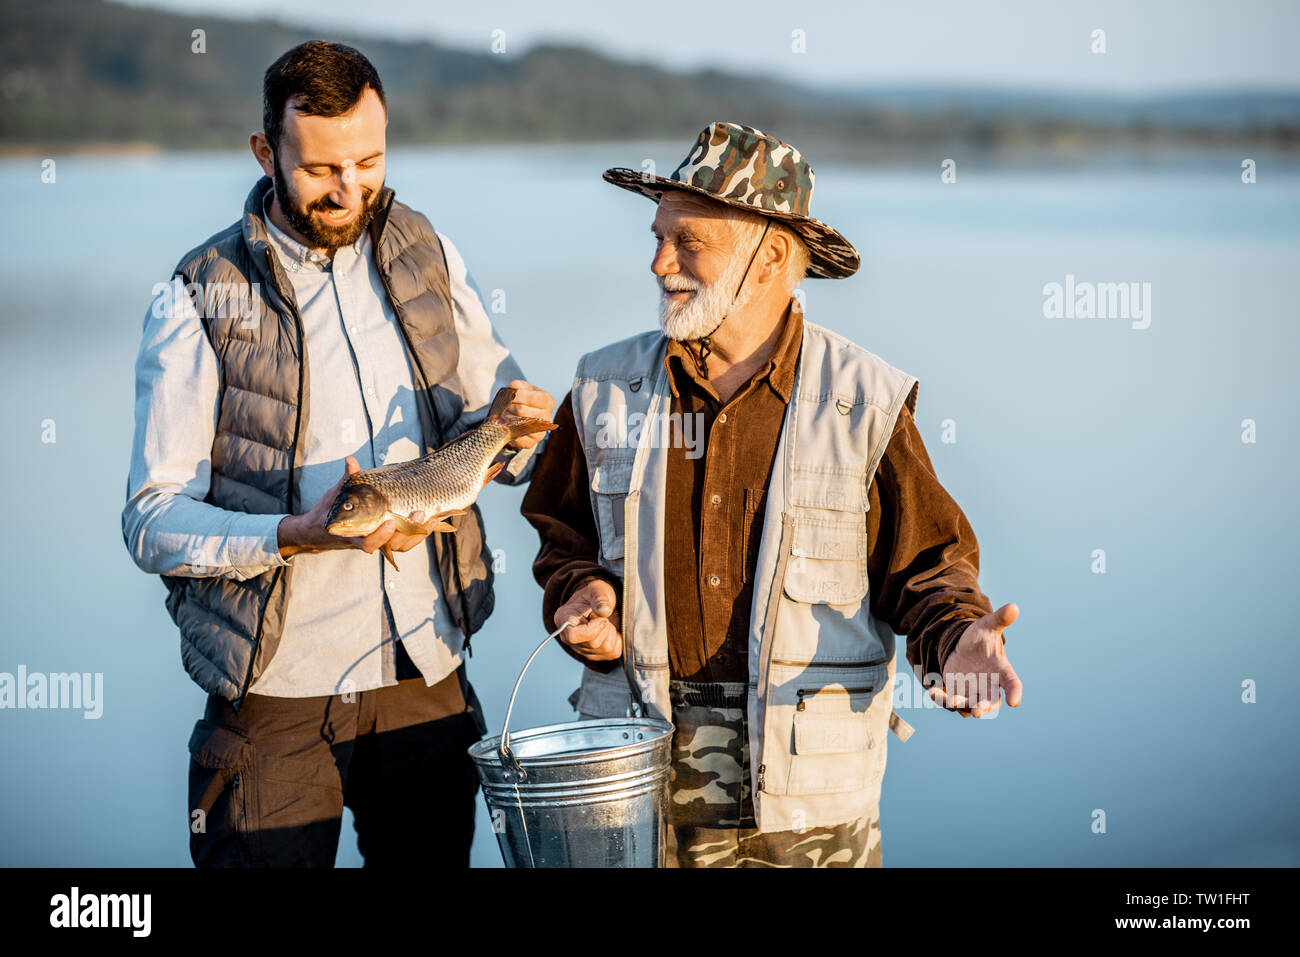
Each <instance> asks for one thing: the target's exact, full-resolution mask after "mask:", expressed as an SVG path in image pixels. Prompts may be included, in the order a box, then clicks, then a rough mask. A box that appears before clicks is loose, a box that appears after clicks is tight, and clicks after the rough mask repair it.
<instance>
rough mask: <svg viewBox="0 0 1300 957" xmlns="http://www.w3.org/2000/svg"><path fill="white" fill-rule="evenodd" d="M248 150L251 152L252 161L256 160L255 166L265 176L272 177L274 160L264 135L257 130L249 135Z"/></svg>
mask: <svg viewBox="0 0 1300 957" xmlns="http://www.w3.org/2000/svg"><path fill="white" fill-rule="evenodd" d="M248 148H249V149H251V150H252V151H253V159H255V160H257V165H258V166H260V167H262V172H263V173H265V174H266V175H267V176H274V175H275V159H274V157H273V156H272V154H271V144H270V142H268V141H267V139H266V134H265V133H263V132H262V131H261V130H258V131H257V132H256V133H253V134H252V135H250V136H249V137H248Z"/></svg>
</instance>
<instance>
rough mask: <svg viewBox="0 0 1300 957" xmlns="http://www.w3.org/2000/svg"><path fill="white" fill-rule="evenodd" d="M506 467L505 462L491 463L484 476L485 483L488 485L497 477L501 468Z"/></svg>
mask: <svg viewBox="0 0 1300 957" xmlns="http://www.w3.org/2000/svg"><path fill="white" fill-rule="evenodd" d="M505 467H506V463H505V462H494V463H493V464H491V465H489V466H488V470H487V474H486V475H484V476H483V484H484V485H487V483H488V482H490V481H492V480H493V479H494V478H496V477H497V475H499V474H500V472H501V470H502V469H503V468H505Z"/></svg>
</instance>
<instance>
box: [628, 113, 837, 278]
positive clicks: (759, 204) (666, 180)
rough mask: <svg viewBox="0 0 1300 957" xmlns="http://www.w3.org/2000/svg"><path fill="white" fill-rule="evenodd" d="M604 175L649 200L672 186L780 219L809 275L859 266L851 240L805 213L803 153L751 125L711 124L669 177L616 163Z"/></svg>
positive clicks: (807, 175)
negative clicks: (799, 242) (803, 253)
mask: <svg viewBox="0 0 1300 957" xmlns="http://www.w3.org/2000/svg"><path fill="white" fill-rule="evenodd" d="M604 175H605V180H606V181H607V182H610V183H613V184H614V185H615V186H620V187H622V188H623V189H629V190H633V191H634V192H637V193H640V194H642V195H643V196H648V197H650V198H651V199H653V200H654V201H655V202H658V201H659V199H660V198H661V197H662V196H663V194H664V191H665V190H669V189H676V190H682V191H684V192H689V193H698V194H699V195H701V196H707V197H708V198H710V199H713V200H717V201H718V202H720V203H726V204H727V205H728V206H735V207H736V208H738V209H743V210H746V211H748V212H751V213H756V214H758V215H760V216H767V217H768V218H770V219H774V220H776V221H777V222H780V223H784V224H785V225H787V226H789V227H790V228H791V229H793V230H794V231H795V232H797V233H798V234H799V236H800V237H801V238H802V239H803V241H804V243H805V244H806V245H807V246H808V252H809V254H810V255H811V258H812V262H811V264H810V265H809V267H808V275H810V276H817V277H820V278H822V279H844V278H845V277H847V276H852V275H853V274H854V273H855V272H857V271H858V266H859V265H861V262H862V260H861V259H860V258H859V256H858V251H857V250H856V249H854V248H853V244H852V243H850V242H849V241H848V240H847V239H845V238H844V237H843V236H842V235H840V234H839V233H838V232H836V231H835V230H834V229H832V228H831V227H829V226H827V225H826V224H825V223H823V222H822V221H821V220H818V219H813V218H812V217H811V216H809V215H808V206H809V204H810V203H811V202H812V193H813V171H812V167H811V166H809V165H808V164H807V162H805V161H804V158H803V155H802V154H801V153H800V152H799V151H798V150H797V149H795V148H794V147H793V146H791V145H790V144H788V143H782V142H781V141H780V140H778V139H776V138H775V137H772V136H768V135H767V134H766V133H764V132H763V131H762V130H756V129H754V128H753V127H751V126H738V125H737V124H735V123H711V124H710V125H709V126H708V128H707V129H705V130H703V131H702V132H701V133H700V135H699V138H698V139H696V141H695V145H694V146H692V147H691V151H690V153H688V154H687V155H686V159H684V160H682V161H681V163H680V164H678V166H677V168H676V169H675V170H673V174H672V176H670V177H664V176H655V175H653V174H651V173H643V172H641V171H640V170H633V169H625V168H621V167H620V168H616V169H607V170H605V174H604Z"/></svg>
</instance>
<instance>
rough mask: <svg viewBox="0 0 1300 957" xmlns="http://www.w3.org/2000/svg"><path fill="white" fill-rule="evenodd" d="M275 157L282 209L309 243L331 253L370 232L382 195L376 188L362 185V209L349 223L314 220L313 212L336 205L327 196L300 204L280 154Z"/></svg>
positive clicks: (314, 247)
mask: <svg viewBox="0 0 1300 957" xmlns="http://www.w3.org/2000/svg"><path fill="white" fill-rule="evenodd" d="M274 160H275V196H276V199H278V200H279V201H280V209H281V210H283V211H284V218H285V219H287V220H289V225H290V226H292V227H293V228H294V229H296V230H297V231H298V234H299V235H300V236H302V237H303V238H304V239H306V240H307V245H308V246H310V247H311V248H312V249H325V250H328V251H329V253H330V255H333V254H334V250H336V249H338V248H339V247H340V246H351V245H352V244H353V243H355V242H356V241H357V240H358V239H360V238H361V234H362V233H364V232H365V231H366V227H367V226H369V225H370V219H371V217H372V216H374V214H375V202H376V199H377V197H378V195H379V194H378V193H376V192H375V191H374V190H373V189H370V188H368V187H366V186H362V187H361V203H362V206H361V212H360V214H359V215H358V216H357V218H356V219H354V220H353V221H352V222H350V223H348V224H347V225H346V226H327V225H326V224H324V223H321V222H318V221H317V220H314V219H312V215H311V214H312V212H313V211H315V210H321V211H324V210H326V209H327V208H333V204H332V203H329V202H328V201H327V200H326V199H325V197H323V196H322V197H321V198H320V199H318V200H316V201H315V202H314V203H312V204H311V205H310V206H300V205H299V204H298V201H297V197H295V196H294V195H293V193H292V192H291V191H290V190H289V181H288V180H286V179H285V178H284V171H283V170H282V169H281V168H280V157H279V156H274Z"/></svg>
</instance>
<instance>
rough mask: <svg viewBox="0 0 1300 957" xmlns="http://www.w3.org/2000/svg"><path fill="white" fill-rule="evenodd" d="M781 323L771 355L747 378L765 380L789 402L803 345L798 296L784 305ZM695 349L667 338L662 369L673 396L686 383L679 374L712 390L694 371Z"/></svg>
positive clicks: (801, 310) (801, 315)
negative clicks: (783, 316)
mask: <svg viewBox="0 0 1300 957" xmlns="http://www.w3.org/2000/svg"><path fill="white" fill-rule="evenodd" d="M784 322H785V324H784V325H783V326H782V327H781V335H780V337H779V338H778V339H777V341H776V347H775V348H773V349H772V355H771V356H769V357H768V361H767V365H766V366H765V367H762V368H760V369H759V370H758V371H757V372H756V373H754V377H753V378H752V379H751V380H750V381H751V382H753V381H756V380H758V381H761V380H763V379H766V380H767V383H768V385H769V386H771V388H772V391H773V392H775V393H776V394H777V395H779V396H780V397H781V400H782V401H783V402H787V403H788V402H789V401H790V396H791V394H792V393H793V391H794V376H795V372H796V371H797V369H798V364H799V348H800V346H801V345H802V344H803V307H802V306H800V305H799V300H798V299H797V298H791V299H790V304H789V305H788V306H787V307H786V313H785V320H784ZM696 348H698V346H688V345H687V344H686V343H684V342H681V341H680V340H677V339H669V340H668V351H667V353H666V354H665V355H664V369H665V370H666V371H667V373H668V387H669V388H670V389H671V390H672V393H673V395H674V396H676V397H678V398H680V397H681V395H680V393H679V391H678V386H679V384H680V385H685V384H686V383H687V378H680V377H689V379H691V380H694V382H695V383H696V384H697V385H699V386H701V387H702V388H705V389H707V390H708V391H713V386H712V385H711V384H709V383H708V380H707V379H704V378H703V377H701V376H700V374H699V372H698V371H697V370H696V365H695V354H694V352H693V349H696ZM674 360H675V361H674ZM742 391H743V389H742Z"/></svg>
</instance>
